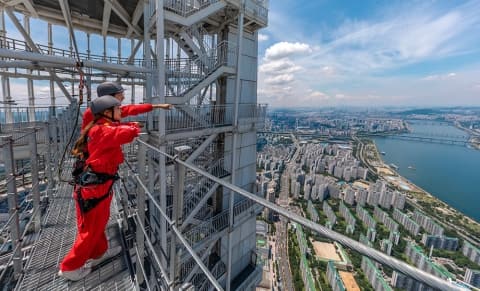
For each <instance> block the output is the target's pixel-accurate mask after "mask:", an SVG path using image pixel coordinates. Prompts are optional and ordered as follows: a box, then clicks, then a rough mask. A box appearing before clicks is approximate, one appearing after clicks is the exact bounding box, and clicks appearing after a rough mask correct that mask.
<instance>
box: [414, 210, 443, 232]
mask: <svg viewBox="0 0 480 291" xmlns="http://www.w3.org/2000/svg"><path fill="white" fill-rule="evenodd" d="M413 220H414V221H415V222H416V223H417V224H419V225H420V226H421V227H423V228H424V229H425V231H426V232H428V233H429V234H433V235H439V236H441V235H443V227H441V226H440V225H438V224H437V223H436V222H435V221H434V220H433V219H432V218H430V217H429V216H427V215H425V214H423V213H422V212H420V211H419V210H418V209H415V212H414V213H413Z"/></svg>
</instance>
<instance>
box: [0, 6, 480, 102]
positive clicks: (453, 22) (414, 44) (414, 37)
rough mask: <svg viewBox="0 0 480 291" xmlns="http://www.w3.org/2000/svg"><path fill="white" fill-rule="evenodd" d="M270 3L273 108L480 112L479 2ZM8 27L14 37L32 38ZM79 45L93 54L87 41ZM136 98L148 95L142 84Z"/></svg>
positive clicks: (263, 36)
mask: <svg viewBox="0 0 480 291" xmlns="http://www.w3.org/2000/svg"><path fill="white" fill-rule="evenodd" d="M269 2H270V3H269V24H268V27H266V28H264V29H262V30H260V31H259V35H258V37H259V56H258V59H259V62H258V63H259V67H258V102H260V103H268V104H269V106H270V107H273V108H274V107H331V106H361V107H380V106H417V107H437V106H480V13H479V11H480V1H478V0H472V1H461V0H454V1H452V0H439V1H435V0H413V1H412V0H401V1H400V0H388V1H387V0H376V1H374V0H361V1H355V0H352V1H346V0H329V1H326V0H310V1H306V0H303V1H293V0H271V1H269ZM17 16H18V18H19V20H20V21H23V17H22V16H21V15H18V14H17ZM5 19H6V30H7V36H8V37H11V38H14V39H22V36H21V34H20V33H19V32H18V31H17V30H16V29H15V27H14V26H13V24H12V23H11V21H10V20H9V18H8V17H7V16H5ZM30 26H31V30H32V31H31V34H32V35H34V36H35V42H37V43H41V44H44V45H46V44H47V42H48V39H47V24H46V22H44V21H42V20H38V19H31V20H30ZM53 36H54V40H55V46H58V47H64V48H68V31H67V30H66V28H65V27H63V26H59V25H54V26H53ZM76 38H77V43H78V46H79V49H80V51H85V50H86V35H85V33H83V32H77V33H76ZM91 43H92V48H91V49H92V50H93V52H92V53H93V54H97V55H101V54H102V53H103V47H100V46H99V45H98V44H99V43H101V37H100V36H98V35H93V34H92V39H91ZM96 44H97V45H96ZM107 51H108V52H107V54H108V55H112V56H115V55H116V54H117V53H116V51H117V41H116V39H113V38H107ZM129 51H130V41H128V40H125V41H122V56H123V57H128V56H129ZM25 84H26V81H25V79H13V78H12V79H10V85H11V87H12V90H11V91H12V95H14V99H15V100H16V101H17V102H18V103H19V104H22V105H25V104H28V101H27V98H28V97H27V96H28V93H27V90H26V85H25ZM34 84H35V98H36V101H37V104H49V99H50V89H49V88H50V87H49V83H48V82H47V81H34ZM93 89H95V88H93ZM69 90H71V89H69ZM13 92H14V93H13ZM135 92H136V93H135V95H136V96H142V94H143V90H142V88H141V87H139V86H136V88H135ZM127 93H128V90H127ZM0 95H2V92H1V90H0ZM62 95H63V93H62V92H61V91H60V90H59V89H58V88H57V89H56V96H59V97H58V101H57V104H67V100H66V99H65V98H63V97H60V96H62ZM1 100H3V96H2V97H1Z"/></svg>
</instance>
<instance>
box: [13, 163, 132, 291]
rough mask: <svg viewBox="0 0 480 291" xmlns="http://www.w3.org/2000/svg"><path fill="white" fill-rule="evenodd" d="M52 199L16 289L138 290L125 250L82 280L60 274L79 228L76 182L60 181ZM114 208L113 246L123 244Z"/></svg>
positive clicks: (109, 233) (109, 232)
mask: <svg viewBox="0 0 480 291" xmlns="http://www.w3.org/2000/svg"><path fill="white" fill-rule="evenodd" d="M64 172H65V173H70V168H68V167H67V169H65V170H64ZM52 200H53V201H50V205H49V206H48V210H47V212H46V215H45V217H44V218H43V221H42V229H41V232H40V234H39V237H38V239H37V240H36V242H35V243H34V245H33V250H32V252H31V256H30V258H28V261H27V264H26V266H25V273H24V275H23V277H22V278H20V280H19V282H18V283H17V286H16V288H15V290H22V291H23V290H48V291H52V290H134V289H135V287H134V284H133V282H132V280H131V278H130V273H129V271H128V268H127V263H126V260H125V257H124V255H123V253H122V255H118V256H117V257H115V258H112V259H110V260H108V261H106V262H103V263H102V264H100V265H98V266H96V267H95V268H94V269H93V270H92V273H90V274H89V275H88V276H87V277H86V278H85V279H82V280H80V281H77V282H71V281H68V280H65V279H64V278H62V277H59V276H58V275H57V272H58V266H59V262H60V261H61V260H62V258H63V257H64V256H65V254H66V253H67V252H68V251H69V250H70V248H71V246H72V245H73V241H74V240H75V235H76V230H77V226H76V223H75V221H76V217H75V216H76V215H75V203H74V200H73V198H72V186H71V185H69V184H68V183H60V184H59V186H58V190H57V191H56V192H55V193H54V194H53V199H52ZM110 211H111V215H110V220H109V222H108V226H107V237H108V239H109V246H110V247H112V246H117V245H121V241H120V239H121V238H120V231H119V227H118V224H117V222H116V216H117V214H118V210H117V209H116V207H115V206H114V203H113V202H112V206H111V210H110ZM124 252H125V250H124Z"/></svg>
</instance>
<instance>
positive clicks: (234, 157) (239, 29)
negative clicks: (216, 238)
mask: <svg viewBox="0 0 480 291" xmlns="http://www.w3.org/2000/svg"><path fill="white" fill-rule="evenodd" d="M244 11H245V1H244V0H242V1H241V3H240V11H239V14H238V24H237V34H238V40H237V70H236V76H235V99H234V108H233V109H234V118H233V141H232V171H231V174H232V184H233V185H235V183H236V175H237V167H238V163H237V143H238V107H239V103H240V93H241V92H240V89H241V79H240V73H241V70H240V69H241V66H240V65H241V63H242V62H241V57H242V42H243V16H244ZM234 203H235V192H233V191H230V206H229V227H228V264H227V286H226V287H227V288H226V290H227V291H230V288H231V286H230V285H231V283H232V279H233V278H232V263H233V262H232V247H233V241H232V240H233V231H234V227H235V222H234V214H233V206H234Z"/></svg>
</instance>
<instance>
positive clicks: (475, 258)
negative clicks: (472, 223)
mask: <svg viewBox="0 0 480 291" xmlns="http://www.w3.org/2000/svg"><path fill="white" fill-rule="evenodd" d="M462 253H463V255H465V257H467V258H468V259H469V260H470V261H472V262H474V263H475V264H480V250H479V249H478V248H477V247H475V246H474V245H472V244H471V243H469V242H468V241H464V243H463V248H462Z"/></svg>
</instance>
